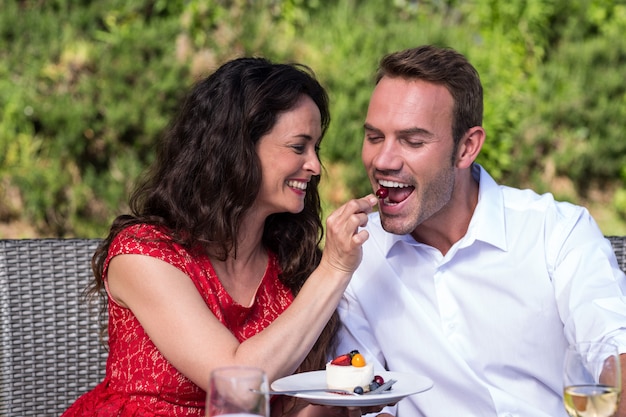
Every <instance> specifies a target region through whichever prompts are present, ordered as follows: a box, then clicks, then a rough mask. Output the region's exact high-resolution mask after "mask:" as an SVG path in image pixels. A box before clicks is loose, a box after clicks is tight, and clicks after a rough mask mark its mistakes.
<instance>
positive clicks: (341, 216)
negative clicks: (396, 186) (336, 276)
mask: <svg viewBox="0 0 626 417" xmlns="http://www.w3.org/2000/svg"><path fill="white" fill-rule="evenodd" d="M377 203H378V199H377V198H376V197H375V196H374V195H373V194H369V195H367V196H365V197H362V198H359V199H355V200H350V201H348V202H347V203H345V204H344V205H342V206H341V207H339V208H338V209H337V210H335V211H334V212H332V213H331V214H330V215H329V216H328V218H327V219H326V243H325V246H324V254H323V256H322V261H321V264H320V266H323V267H324V268H330V269H331V270H335V271H341V272H344V273H348V274H352V272H354V270H355V269H356V268H357V267H358V266H359V263H361V257H362V250H361V245H363V243H364V242H365V241H366V240H367V239H368V237H369V234H368V233H367V231H365V230H360V231H359V230H358V229H359V227H363V226H365V225H366V224H367V215H368V214H369V213H371V212H372V209H373V207H374V206H375V205H376V204H377Z"/></svg>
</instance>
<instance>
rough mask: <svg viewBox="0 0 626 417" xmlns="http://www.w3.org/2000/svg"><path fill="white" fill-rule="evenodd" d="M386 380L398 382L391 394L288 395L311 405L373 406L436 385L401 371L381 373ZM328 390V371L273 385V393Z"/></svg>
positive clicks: (287, 379) (277, 381) (427, 379)
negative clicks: (317, 389)
mask: <svg viewBox="0 0 626 417" xmlns="http://www.w3.org/2000/svg"><path fill="white" fill-rule="evenodd" d="M379 374H380V376H382V377H383V378H384V379H385V381H388V380H390V379H395V380H397V381H398V382H396V383H395V384H394V385H393V387H391V389H390V390H389V391H385V392H382V393H380V394H373V395H359V396H356V395H345V394H336V393H332V392H322V391H315V392H310V391H309V392H297V393H293V394H288V395H290V396H292V397H297V398H302V399H305V400H307V401H308V402H310V403H312V404H319V405H336V406H342V407H348V406H350V407H365V406H374V405H387V404H394V403H397V402H398V401H400V400H401V399H403V398H404V397H407V396H409V395H413V394H417V393H420V392H423V391H427V390H429V389H430V388H432V386H433V381H431V380H430V379H429V378H426V377H425V376H421V375H415V374H407V373H402V372H380V373H379ZM315 388H322V389H323V388H326V371H313V372H303V373H301V374H294V375H289V376H286V377H284V378H280V379H277V380H276V381H274V382H273V383H272V390H274V391H298V390H311V389H315Z"/></svg>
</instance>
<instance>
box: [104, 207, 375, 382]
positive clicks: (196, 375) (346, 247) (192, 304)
mask: <svg viewBox="0 0 626 417" xmlns="http://www.w3.org/2000/svg"><path fill="white" fill-rule="evenodd" d="M375 204H376V198H375V197H374V196H373V195H369V196H367V197H364V198H361V199H359V200H351V201H349V202H348V203H346V204H345V205H343V206H342V207H341V208H339V209H338V210H336V211H335V212H334V213H332V214H331V215H330V216H329V217H328V219H327V234H326V247H325V250H324V253H323V255H322V259H321V262H320V265H319V267H318V268H317V269H316V270H315V271H314V272H313V273H312V274H311V276H310V277H309V278H308V280H307V281H306V282H305V284H304V285H303V287H302V289H301V290H300V293H299V294H298V296H297V297H296V298H295V299H294V301H293V303H292V304H291V305H290V306H289V307H288V308H287V309H286V310H285V311H284V312H283V314H281V315H280V316H279V317H278V318H277V319H276V320H275V321H274V322H273V323H271V324H270V325H269V326H268V327H267V328H266V329H265V330H263V331H262V332H260V333H258V334H257V335H255V336H253V337H251V338H249V339H248V340H246V341H245V342H243V343H241V344H240V343H239V342H238V341H237V339H236V338H235V337H234V336H233V335H232V334H231V333H230V331H229V330H228V329H227V328H226V327H224V326H223V325H222V324H221V323H220V322H219V320H218V319H217V318H216V317H215V316H214V315H213V313H212V312H211V311H210V310H209V309H208V308H207V306H206V304H205V302H204V300H203V299H202V297H201V296H200V294H199V293H198V291H197V289H196V287H195V285H194V284H193V282H192V281H191V280H190V279H189V278H188V277H187V276H186V275H185V274H184V273H183V272H182V271H180V270H179V269H178V268H176V267H174V266H173V265H170V264H168V263H166V262H164V261H161V260H158V259H155V258H152V257H148V256H142V255H118V256H116V257H114V258H113V259H112V260H111V263H110V265H109V270H108V277H107V279H108V285H109V291H110V293H111V295H112V296H113V297H114V299H116V300H117V301H118V302H120V303H121V304H122V305H124V306H127V307H128V308H130V309H131V310H132V311H133V314H135V316H136V317H137V319H138V320H139V322H140V323H141V325H142V326H143V328H144V329H145V330H146V333H147V334H148V335H149V336H150V338H151V340H152V341H153V342H154V344H155V345H156V347H157V348H158V349H159V351H160V352H161V353H162V354H163V356H165V358H167V359H168V361H170V362H171V363H172V364H173V365H174V366H175V367H176V368H177V369H178V370H179V371H180V372H181V373H183V374H184V375H186V376H187V377H188V378H190V379H191V380H192V381H193V382H194V383H195V384H197V385H198V386H200V387H201V388H203V389H205V390H206V389H207V384H208V379H209V373H210V371H211V370H212V369H213V368H216V367H219V366H226V365H235V364H237V365H252V366H258V367H261V368H263V369H265V371H266V372H267V374H268V378H269V379H270V380H274V379H276V378H278V377H281V376H284V375H288V374H291V373H292V372H293V371H294V370H295V369H296V368H297V367H298V365H299V364H300V363H301V362H302V360H303V359H304V358H305V356H306V355H307V354H308V352H309V350H310V349H311V348H312V346H313V344H314V343H315V341H316V340H317V337H318V336H319V334H320V332H321V331H322V329H323V328H324V326H325V325H326V322H327V321H328V319H329V318H330V316H331V315H332V313H333V312H334V310H335V308H336V307H337V304H338V303H339V300H340V298H341V295H342V293H343V291H344V290H345V288H346V286H347V284H348V282H349V280H350V278H351V276H352V272H353V271H354V269H355V268H356V267H357V266H358V264H359V262H360V259H361V245H362V244H363V242H364V241H365V240H366V239H367V237H368V235H367V232H365V231H360V232H358V228H359V227H360V226H363V225H365V223H366V222H367V213H369V212H370V211H371V209H372V207H373V206H374V205H375Z"/></svg>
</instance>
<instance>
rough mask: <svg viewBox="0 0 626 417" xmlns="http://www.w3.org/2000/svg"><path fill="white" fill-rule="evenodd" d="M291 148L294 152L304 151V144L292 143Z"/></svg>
mask: <svg viewBox="0 0 626 417" xmlns="http://www.w3.org/2000/svg"><path fill="white" fill-rule="evenodd" d="M291 148H292V149H293V150H294V151H295V152H296V153H304V145H292V146H291Z"/></svg>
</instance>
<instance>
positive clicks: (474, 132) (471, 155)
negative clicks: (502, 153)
mask: <svg viewBox="0 0 626 417" xmlns="http://www.w3.org/2000/svg"><path fill="white" fill-rule="evenodd" d="M485 136H486V134H485V129H483V128H482V127H481V126H474V127H472V128H470V129H468V130H467V132H465V135H463V137H462V138H461V141H460V142H459V146H458V149H457V154H456V167H457V168H468V167H470V166H471V165H472V163H473V162H474V161H475V160H476V158H477V157H478V154H479V153H480V150H481V149H482V147H483V143H485Z"/></svg>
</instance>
